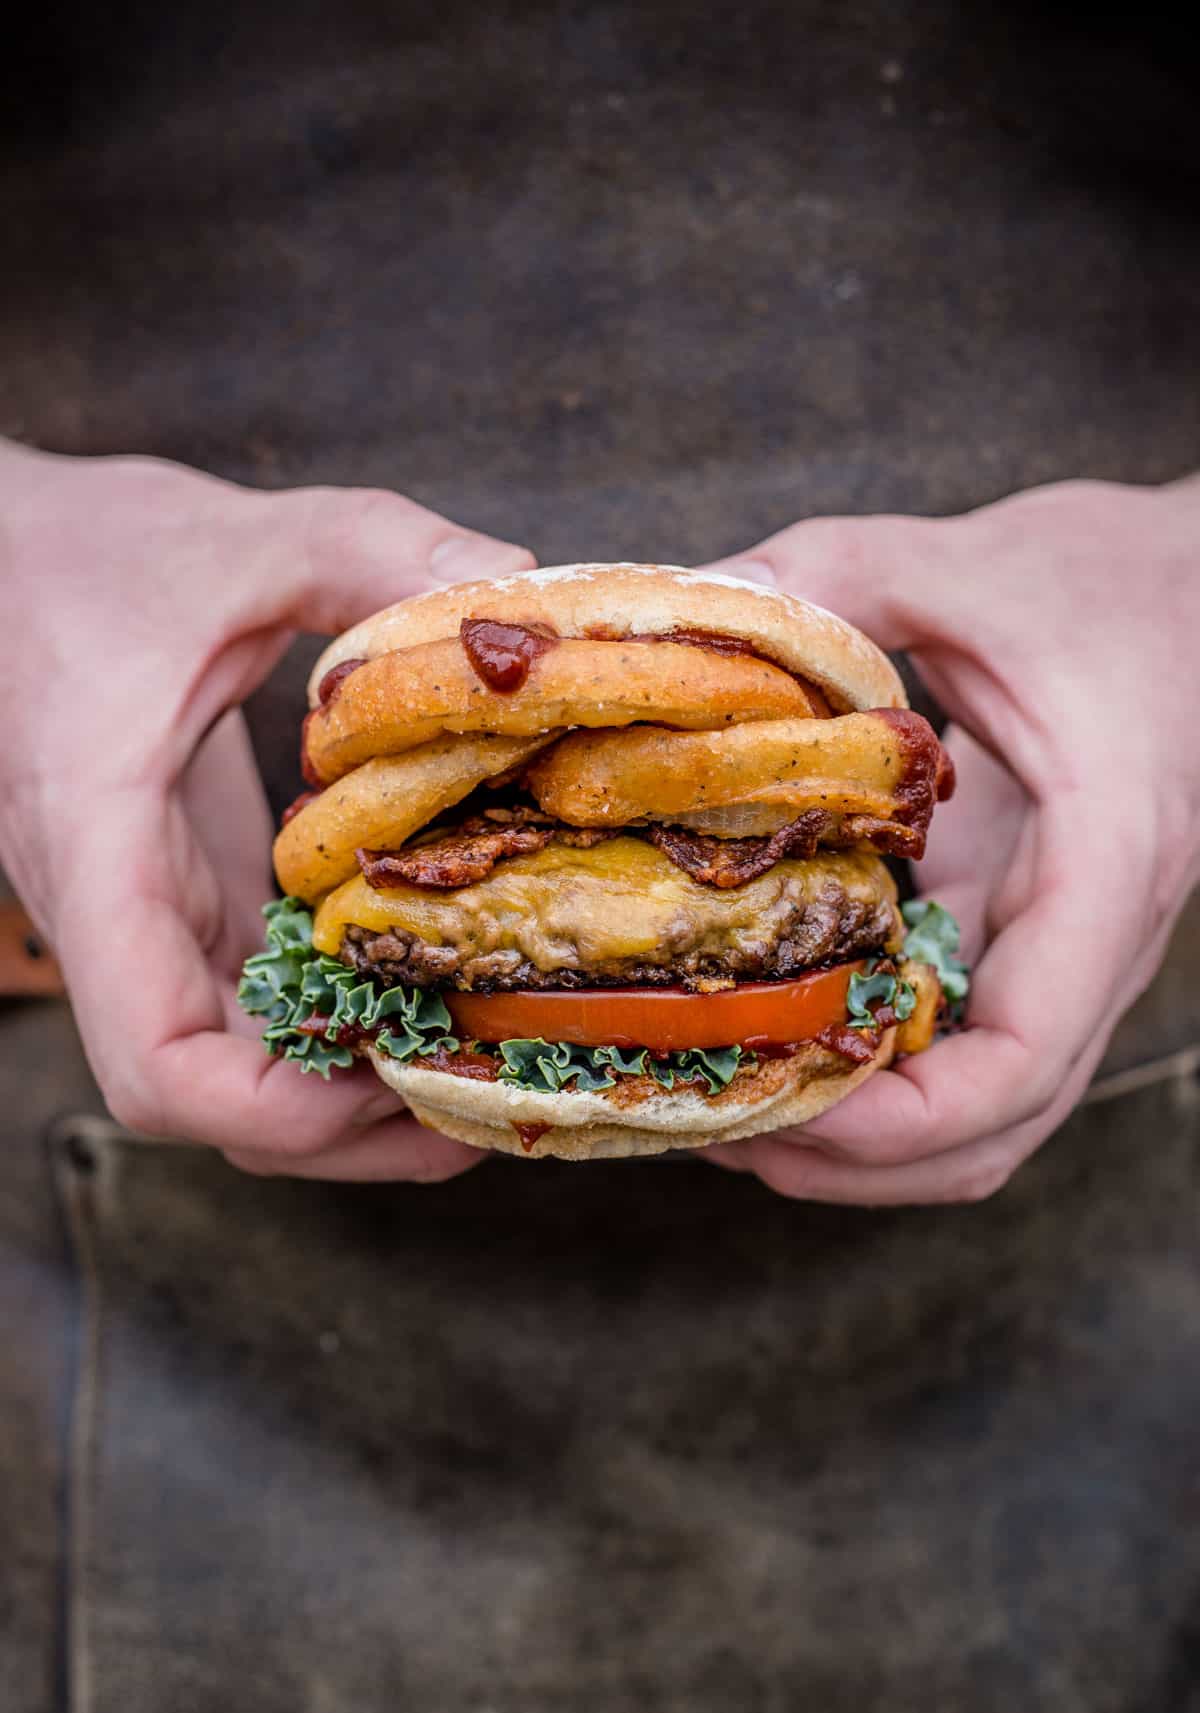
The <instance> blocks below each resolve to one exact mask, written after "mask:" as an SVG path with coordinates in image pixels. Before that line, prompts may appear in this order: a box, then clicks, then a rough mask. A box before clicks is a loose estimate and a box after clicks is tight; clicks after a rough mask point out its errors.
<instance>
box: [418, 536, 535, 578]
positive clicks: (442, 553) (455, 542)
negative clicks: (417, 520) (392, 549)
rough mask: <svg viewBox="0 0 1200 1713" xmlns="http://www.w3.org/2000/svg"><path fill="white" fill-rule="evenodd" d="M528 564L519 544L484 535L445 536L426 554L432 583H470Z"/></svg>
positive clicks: (527, 559) (498, 575) (518, 568)
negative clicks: (443, 539) (512, 544)
mask: <svg viewBox="0 0 1200 1713" xmlns="http://www.w3.org/2000/svg"><path fill="white" fill-rule="evenodd" d="M531 563H532V562H531V560H530V556H529V554H528V553H526V551H525V549H524V548H523V547H510V546H509V545H508V544H507V543H506V542H500V541H493V540H492V539H491V537H490V536H487V535H470V534H467V535H449V536H447V537H446V539H445V541H439V542H438V544H437V546H436V547H435V548H434V550H433V552H432V553H431V554H430V555H429V575H430V576H431V577H432V578H433V580H434V582H436V583H470V582H472V581H473V580H474V579H476V578H480V577H503V576H505V575H507V574H508V573H509V572H511V571H523V570H525V569H526V567H527V566H529V565H530V564H531Z"/></svg>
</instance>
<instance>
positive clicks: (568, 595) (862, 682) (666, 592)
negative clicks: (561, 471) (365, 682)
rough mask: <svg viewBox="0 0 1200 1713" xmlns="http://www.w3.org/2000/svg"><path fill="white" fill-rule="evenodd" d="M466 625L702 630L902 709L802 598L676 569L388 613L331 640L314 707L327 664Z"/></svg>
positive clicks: (506, 589)
mask: <svg viewBox="0 0 1200 1713" xmlns="http://www.w3.org/2000/svg"><path fill="white" fill-rule="evenodd" d="M463 619H500V620H504V621H506V622H507V623H509V624H541V625H548V626H550V627H551V628H552V629H553V630H555V631H557V633H558V634H559V635H560V636H564V637H571V636H583V635H585V634H586V632H587V630H588V629H589V627H592V626H596V625H610V626H612V627H613V628H614V631H615V633H616V634H617V635H619V636H626V635H628V636H637V635H643V636H658V635H662V634H663V633H664V632H667V631H672V630H689V629H690V630H706V631H712V632H715V633H719V634H721V635H722V636H733V637H738V638H740V639H741V640H743V641H745V642H748V643H750V644H751V645H752V646H753V648H754V649H755V650H756V651H757V652H758V653H759V654H762V655H764V656H765V657H766V658H767V659H769V660H773V661H775V662H776V663H777V664H778V665H780V666H782V667H784V668H785V669H786V670H787V671H789V672H792V673H794V674H796V676H798V677H801V678H807V679H809V680H810V681H811V682H812V683H814V684H816V685H818V686H819V687H820V689H821V690H822V691H824V693H825V696H826V697H827V699H828V701H829V703H830V705H831V706H832V707H833V708H834V710H835V711H836V712H840V713H846V712H859V711H862V710H865V709H868V708H904V707H907V706H908V699H907V697H906V696H905V693H904V686H903V684H902V683H901V681H900V677H899V675H898V674H897V672H896V670H895V668H894V667H893V665H892V663H891V661H890V660H889V659H888V657H887V655H886V654H884V653H883V652H882V650H880V649H878V648H876V646H875V644H874V643H873V642H871V641H870V639H869V638H868V637H865V636H864V635H863V633H862V632H861V631H860V630H856V629H855V627H854V626H853V625H851V624H847V622H846V621H845V619H839V618H838V617H837V616H836V615H835V614H834V613H830V612H826V610H825V608H824V607H816V606H813V605H812V603H811V602H809V601H803V600H800V599H799V598H798V597H797V596H795V595H785V594H783V593H782V592H781V591H780V590H778V589H772V588H768V587H767V586H765V585H764V584H761V583H751V582H746V581H744V580H743V579H742V578H739V577H728V576H726V575H725V573H724V572H721V571H688V570H685V569H683V568H682V567H680V566H676V565H630V564H618V565H555V566H549V567H547V568H546V569H544V570H540V571H519V572H517V573H516V574H515V575H514V576H512V577H502V578H500V579H498V580H497V581H496V582H484V583H458V584H455V585H453V586H451V587H449V588H444V589H432V590H430V591H429V592H428V593H427V594H423V595H414V596H412V597H411V598H410V599H409V600H407V601H398V602H397V603H396V605H395V606H393V607H385V608H384V609H383V611H382V612H378V613H374V614H372V616H371V617H370V618H368V619H363V620H362V622H361V623H359V624H356V625H354V626H353V627H352V628H351V629H350V630H348V631H344V632H343V633H342V635H341V636H339V637H337V638H336V639H335V640H334V641H333V642H331V643H330V645H329V647H328V648H327V649H326V650H325V652H324V653H323V654H322V655H321V658H320V659H319V660H318V661H317V664H316V665H315V666H314V667H313V670H312V675H311V677H310V678H309V681H308V700H309V705H310V707H314V708H315V707H316V706H317V688H318V686H319V684H320V682H321V680H322V678H323V677H324V676H325V674H326V673H327V672H328V671H329V670H330V668H331V667H334V666H339V665H340V664H341V663H342V662H343V661H344V660H373V659H374V658H375V657H376V656H377V655H380V654H389V653H391V651H392V650H393V649H400V648H412V647H414V646H415V645H417V644H419V643H427V642H438V641H441V640H442V639H443V638H446V637H452V636H457V634H458V628H459V625H460V624H461V623H462V621H463Z"/></svg>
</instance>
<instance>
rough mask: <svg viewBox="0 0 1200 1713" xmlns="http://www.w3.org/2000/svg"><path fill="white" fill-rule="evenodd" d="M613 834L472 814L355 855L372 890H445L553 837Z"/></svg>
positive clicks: (595, 838)
mask: <svg viewBox="0 0 1200 1713" xmlns="http://www.w3.org/2000/svg"><path fill="white" fill-rule="evenodd" d="M564 835H565V836H564ZM613 836H614V835H613V834H612V833H610V832H607V831H602V830H600V829H595V828H587V829H580V828H577V827H556V826H554V824H553V823H551V824H550V825H549V826H545V825H542V826H530V825H528V824H525V823H523V822H522V821H521V820H519V819H514V820H513V821H511V822H507V823H503V822H502V823H499V824H498V823H497V821H496V819H494V818H492V816H490V815H489V817H488V818H484V817H483V816H475V817H473V818H472V819H471V820H469V821H464V822H463V824H462V826H461V827H456V828H455V830H454V831H453V832H452V833H447V834H446V835H445V837H443V838H440V839H434V840H432V841H431V842H430V843H429V844H424V845H414V846H412V847H411V848H409V849H406V850H401V851H372V850H359V851H358V852H357V856H358V866H359V867H360V868H361V870H362V872H363V878H364V879H365V880H366V882H367V885H368V886H373V887H375V888H376V890H386V889H387V888H388V887H389V886H429V887H435V888H438V889H440V890H449V889H450V888H452V887H456V886H471V885H473V884H474V883H475V882H476V881H477V880H484V879H486V877H487V876H488V875H489V874H490V873H491V872H492V870H493V869H494V868H495V866H496V864H497V863H498V862H501V861H503V859H504V858H505V857H513V856H526V855H528V854H529V853H530V852H531V851H540V850H544V849H545V847H546V846H547V845H548V844H550V843H551V842H552V841H553V840H555V839H558V840H559V841H560V842H561V843H564V844H571V845H578V846H583V847H584V848H586V847H587V846H589V845H598V844H600V843H601V841H602V840H604V839H610V838H612V837H613Z"/></svg>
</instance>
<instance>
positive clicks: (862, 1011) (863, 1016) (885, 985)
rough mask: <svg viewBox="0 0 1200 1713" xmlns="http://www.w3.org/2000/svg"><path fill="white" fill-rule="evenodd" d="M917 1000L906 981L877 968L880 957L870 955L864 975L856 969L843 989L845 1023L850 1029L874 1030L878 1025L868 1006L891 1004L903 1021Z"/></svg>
mask: <svg viewBox="0 0 1200 1713" xmlns="http://www.w3.org/2000/svg"><path fill="white" fill-rule="evenodd" d="M916 1003H917V996H916V993H915V992H914V990H913V988H912V987H911V986H910V985H909V983H908V982H906V981H901V980H900V978H899V976H897V975H895V974H894V973H893V971H891V970H887V969H880V968H879V959H878V958H872V959H871V960H870V961H869V962H868V964H867V972H866V974H865V975H860V974H859V972H858V971H857V970H855V972H854V974H853V975H852V976H851V977H850V986H849V988H848V989H847V992H846V1010H847V1012H848V1013H849V1015H848V1017H847V1022H848V1024H849V1027H850V1028H851V1029H877V1028H878V1027H879V1025H878V1024H877V1023H876V1021H875V1013H874V1011H872V1010H871V1007H872V1006H881V1005H890V1006H891V1008H892V1010H893V1011H894V1012H895V1013H896V1016H897V1018H898V1020H899V1021H900V1022H901V1023H903V1022H904V1020H905V1018H906V1017H911V1016H912V1014H913V1010H914V1008H915V1006H916Z"/></svg>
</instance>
